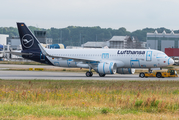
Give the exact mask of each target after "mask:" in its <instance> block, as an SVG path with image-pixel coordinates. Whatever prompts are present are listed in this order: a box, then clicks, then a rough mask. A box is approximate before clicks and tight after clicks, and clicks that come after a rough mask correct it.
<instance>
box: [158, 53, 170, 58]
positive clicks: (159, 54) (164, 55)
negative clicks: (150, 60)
mask: <svg viewBox="0 0 179 120" xmlns="http://www.w3.org/2000/svg"><path fill="white" fill-rule="evenodd" d="M167 57H168V56H167V55H166V54H165V53H158V54H157V57H156V58H167Z"/></svg>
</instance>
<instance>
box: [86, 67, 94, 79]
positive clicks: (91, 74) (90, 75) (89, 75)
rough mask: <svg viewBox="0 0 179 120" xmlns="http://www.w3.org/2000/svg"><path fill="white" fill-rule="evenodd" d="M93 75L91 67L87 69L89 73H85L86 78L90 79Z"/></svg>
mask: <svg viewBox="0 0 179 120" xmlns="http://www.w3.org/2000/svg"><path fill="white" fill-rule="evenodd" d="M92 76H93V73H92V72H91V67H89V71H87V72H86V77H92Z"/></svg>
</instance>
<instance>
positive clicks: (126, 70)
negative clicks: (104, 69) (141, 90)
mask: <svg viewBox="0 0 179 120" xmlns="http://www.w3.org/2000/svg"><path fill="white" fill-rule="evenodd" d="M117 73H119V74H134V73H135V69H132V68H118V69H117Z"/></svg>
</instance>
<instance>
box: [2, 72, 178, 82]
mask: <svg viewBox="0 0 179 120" xmlns="http://www.w3.org/2000/svg"><path fill="white" fill-rule="evenodd" d="M0 79H6V80H7V79H11V80H12V79H13V80H28V79H42V80H132V81H133V80H137V81H148V80H165V81H166V80H169V81H171V80H175V81H176V80H179V78H152V77H151V78H139V76H138V75H137V74H134V75H122V74H115V75H106V76H105V77H99V75H98V74H94V75H93V77H86V76H85V73H79V72H49V71H0Z"/></svg>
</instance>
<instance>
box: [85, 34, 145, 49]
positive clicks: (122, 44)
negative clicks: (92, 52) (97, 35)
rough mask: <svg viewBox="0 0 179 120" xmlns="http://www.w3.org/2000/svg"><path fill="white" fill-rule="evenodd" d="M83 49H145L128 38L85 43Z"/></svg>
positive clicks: (141, 44)
mask: <svg viewBox="0 0 179 120" xmlns="http://www.w3.org/2000/svg"><path fill="white" fill-rule="evenodd" d="M82 47H83V48H106V47H107V48H111V49H140V48H145V43H141V42H139V41H137V40H135V38H134V37H130V36H113V37H112V38H111V39H110V40H108V41H106V42H86V43H85V44H83V45H82Z"/></svg>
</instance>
